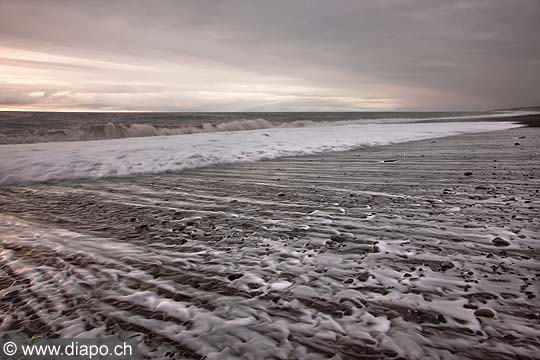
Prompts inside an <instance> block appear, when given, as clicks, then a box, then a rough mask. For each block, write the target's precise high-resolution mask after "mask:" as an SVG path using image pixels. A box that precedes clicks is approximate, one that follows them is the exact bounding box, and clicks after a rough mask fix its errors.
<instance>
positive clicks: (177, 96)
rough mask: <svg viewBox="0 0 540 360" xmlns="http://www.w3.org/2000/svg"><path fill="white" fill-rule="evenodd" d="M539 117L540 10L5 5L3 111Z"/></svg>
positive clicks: (4, 1) (522, 5)
mask: <svg viewBox="0 0 540 360" xmlns="http://www.w3.org/2000/svg"><path fill="white" fill-rule="evenodd" d="M533 105H540V0H511V1H510V0H469V1H462V0H453V1H448V0H407V1H400V0H371V1H360V0H354V1H353V0H336V1H322V0H305V1H301V0H298V1H295V0H284V1H281V0H272V1H262V0H246V1H235V0H228V1H205V0H197V1H166V0H161V1H135V0H128V1H114V0H107V1H100V0H93V1H82V0H81V1H76V0H73V1H47V0H41V1H30V0H21V1H15V0H0V110H58V111H79V110H86V111H378V110H388V111H392V110H411V111H417V110H426V111H429V110H488V109H497V108H507V107H520V106H533Z"/></svg>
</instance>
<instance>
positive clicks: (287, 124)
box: [0, 111, 534, 144]
mask: <svg viewBox="0 0 540 360" xmlns="http://www.w3.org/2000/svg"><path fill="white" fill-rule="evenodd" d="M528 113H534V112H523V111H521V112H518V111H516V112H501V113H494V114H483V115H467V116H451V117H431V118H379V119H351V120H335V121H320V120H319V121H313V120H295V121H279V122H273V121H269V120H267V119H263V118H259V119H238V120H231V121H227V122H221V123H211V122H205V123H200V124H182V125H172V126H171V125H157V124H145V123H113V122H109V123H106V124H91V125H86V126H77V127H71V128H66V129H55V130H45V131H43V130H41V131H38V132H30V133H29V132H25V133H24V134H20V135H17V136H13V135H10V136H6V135H5V134H2V133H0V143H3V144H25V143H44V142H64V141H87V140H110V139H123V138H136V137H148V136H170V135H185V134H198V133H213V132H224V131H242V130H258V129H271V128H302V127H314V126H330V125H335V126H339V125H351V124H399V123H411V122H429V121H454V120H473V119H475V120H481V119H489V118H499V117H508V116H517V115H526V114H528Z"/></svg>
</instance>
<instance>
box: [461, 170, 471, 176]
mask: <svg viewBox="0 0 540 360" xmlns="http://www.w3.org/2000/svg"><path fill="white" fill-rule="evenodd" d="M472 174H473V173H472V171H466V172H464V173H463V175H465V176H472Z"/></svg>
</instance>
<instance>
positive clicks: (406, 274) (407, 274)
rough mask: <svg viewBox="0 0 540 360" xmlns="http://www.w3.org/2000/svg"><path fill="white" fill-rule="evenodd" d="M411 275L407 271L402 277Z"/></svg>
mask: <svg viewBox="0 0 540 360" xmlns="http://www.w3.org/2000/svg"><path fill="white" fill-rule="evenodd" d="M411 276H412V275H411V274H409V273H405V274H403V277H411Z"/></svg>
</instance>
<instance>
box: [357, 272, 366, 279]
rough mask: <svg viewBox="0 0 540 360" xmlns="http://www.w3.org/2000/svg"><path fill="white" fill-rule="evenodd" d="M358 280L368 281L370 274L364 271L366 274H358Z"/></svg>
mask: <svg viewBox="0 0 540 360" xmlns="http://www.w3.org/2000/svg"><path fill="white" fill-rule="evenodd" d="M357 279H358V280H359V281H367V280H368V279H369V272H367V271H364V272H362V273H360V274H358V277H357Z"/></svg>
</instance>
